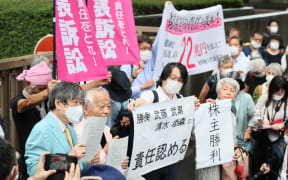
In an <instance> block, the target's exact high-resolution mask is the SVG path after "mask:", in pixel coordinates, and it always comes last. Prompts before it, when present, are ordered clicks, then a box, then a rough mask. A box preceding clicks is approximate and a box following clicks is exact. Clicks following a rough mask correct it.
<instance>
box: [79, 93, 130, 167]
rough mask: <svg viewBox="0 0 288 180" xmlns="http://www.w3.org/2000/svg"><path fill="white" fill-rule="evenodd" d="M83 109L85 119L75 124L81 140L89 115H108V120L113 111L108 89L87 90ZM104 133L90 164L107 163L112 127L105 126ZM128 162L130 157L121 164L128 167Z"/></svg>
mask: <svg viewBox="0 0 288 180" xmlns="http://www.w3.org/2000/svg"><path fill="white" fill-rule="evenodd" d="M83 109H84V117H83V120H82V121H81V122H80V123H79V124H77V125H75V126H74V127H75V130H76V133H77V137H78V139H79V140H80V139H81V136H82V132H83V131H85V129H84V125H85V122H86V118H87V116H95V117H106V118H107V120H108V118H109V116H110V111H111V104H110V97H109V93H108V91H107V90H106V89H104V88H103V87H99V88H94V89H91V90H89V91H87V93H86V96H85V104H84V106H83ZM106 123H107V122H106ZM103 135H104V137H105V138H102V140H101V143H100V148H99V150H98V151H97V152H95V156H94V158H93V159H92V160H91V161H90V162H88V164H106V158H107V153H108V143H107V142H108V141H109V140H111V139H112V135H111V134H110V128H109V127H108V126H107V125H106V126H105V127H104V132H103ZM95 151H96V150H95ZM128 164H129V158H128V157H126V158H125V159H124V160H123V162H122V164H121V165H122V168H123V169H126V168H127V167H128Z"/></svg>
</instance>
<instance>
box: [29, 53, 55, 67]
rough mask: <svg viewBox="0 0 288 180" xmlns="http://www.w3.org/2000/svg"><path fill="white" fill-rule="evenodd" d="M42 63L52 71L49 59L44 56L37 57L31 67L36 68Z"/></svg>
mask: <svg viewBox="0 0 288 180" xmlns="http://www.w3.org/2000/svg"><path fill="white" fill-rule="evenodd" d="M40 63H45V64H46V65H47V66H48V67H49V69H52V67H51V65H50V62H49V59H48V58H47V57H45V56H42V55H39V56H35V57H34V58H33V59H32V61H31V64H30V67H33V66H36V65H37V64H40Z"/></svg>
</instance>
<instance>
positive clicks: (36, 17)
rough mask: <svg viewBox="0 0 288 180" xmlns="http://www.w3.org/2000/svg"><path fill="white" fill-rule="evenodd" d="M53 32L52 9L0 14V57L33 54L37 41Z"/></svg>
mask: <svg viewBox="0 0 288 180" xmlns="http://www.w3.org/2000/svg"><path fill="white" fill-rule="evenodd" d="M46 34H53V11H52V9H50V10H45V11H17V12H14V11H10V12H5V13H1V14H0V59H4V58H9V57H17V56H23V55H28V54H33V50H34V47H35V45H36V43H37V41H38V40H39V39H40V38H41V37H43V36H45V35H46Z"/></svg>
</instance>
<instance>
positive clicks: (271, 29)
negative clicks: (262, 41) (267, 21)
mask: <svg viewBox="0 0 288 180" xmlns="http://www.w3.org/2000/svg"><path fill="white" fill-rule="evenodd" d="M270 31H271V32H272V33H277V32H278V26H270Z"/></svg>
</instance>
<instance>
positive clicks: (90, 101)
mask: <svg viewBox="0 0 288 180" xmlns="http://www.w3.org/2000/svg"><path fill="white" fill-rule="evenodd" d="M96 92H100V93H105V94H107V95H108V96H109V92H108V91H107V90H106V89H105V88H103V87H101V86H100V87H98V88H93V89H90V90H89V91H87V92H86V95H85V105H87V106H88V107H90V106H91V104H93V99H94V94H95V93H96ZM109 97H110V96H109Z"/></svg>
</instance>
